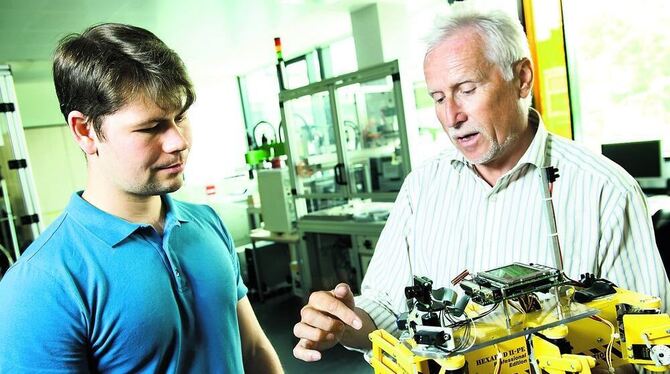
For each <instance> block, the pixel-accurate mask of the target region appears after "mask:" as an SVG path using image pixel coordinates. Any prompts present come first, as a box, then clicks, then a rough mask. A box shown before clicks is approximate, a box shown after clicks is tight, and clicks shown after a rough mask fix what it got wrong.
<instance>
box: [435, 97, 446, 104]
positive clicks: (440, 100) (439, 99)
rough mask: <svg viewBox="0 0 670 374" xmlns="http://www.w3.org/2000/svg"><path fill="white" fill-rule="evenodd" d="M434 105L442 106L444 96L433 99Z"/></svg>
mask: <svg viewBox="0 0 670 374" xmlns="http://www.w3.org/2000/svg"><path fill="white" fill-rule="evenodd" d="M433 100H434V101H435V103H436V104H442V103H443V102H444V96H442V97H435V98H433Z"/></svg>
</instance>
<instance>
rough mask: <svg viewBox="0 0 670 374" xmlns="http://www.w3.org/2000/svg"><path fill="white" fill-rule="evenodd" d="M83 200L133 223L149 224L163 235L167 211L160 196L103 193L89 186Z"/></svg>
mask: <svg viewBox="0 0 670 374" xmlns="http://www.w3.org/2000/svg"><path fill="white" fill-rule="evenodd" d="M82 198H83V199H84V200H86V201H88V202H89V203H90V204H91V205H93V206H95V207H96V208H98V209H100V210H102V211H104V212H107V213H109V214H111V215H114V216H117V217H119V218H122V219H124V220H126V221H128V222H133V223H148V224H150V225H151V226H153V227H154V229H155V230H156V231H157V232H158V233H159V234H162V233H163V225H164V221H165V209H164V207H163V202H162V199H161V197H160V196H158V195H154V196H141V195H135V194H130V193H121V192H118V191H103V190H101V189H97V188H94V187H93V186H90V185H87V186H86V189H85V190H84V193H83V194H82Z"/></svg>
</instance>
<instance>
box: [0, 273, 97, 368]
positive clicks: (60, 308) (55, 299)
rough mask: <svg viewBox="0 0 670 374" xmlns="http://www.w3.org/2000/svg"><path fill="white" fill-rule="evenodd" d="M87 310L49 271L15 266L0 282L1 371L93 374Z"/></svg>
mask: <svg viewBox="0 0 670 374" xmlns="http://www.w3.org/2000/svg"><path fill="white" fill-rule="evenodd" d="M73 300H74V302H73ZM83 310H84V309H83V305H82V303H81V299H77V296H76V294H75V293H73V292H68V291H67V290H66V289H65V288H64V287H63V286H62V285H61V284H60V283H59V282H58V281H57V280H56V279H55V278H54V277H52V276H50V275H49V274H48V273H47V272H45V271H41V270H39V269H36V268H34V267H31V266H29V265H27V264H25V263H22V264H18V265H15V266H14V267H13V268H11V269H10V270H9V271H8V272H7V274H6V275H5V277H4V278H3V279H2V281H0V316H2V322H0V372H1V373H35V372H46V371H48V372H50V373H62V372H79V373H84V372H88V365H87V357H86V352H87V349H86V342H87V335H88V334H87V331H88V330H87V322H86V321H87V319H86V317H85V313H84V312H83Z"/></svg>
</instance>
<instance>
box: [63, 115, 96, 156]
mask: <svg viewBox="0 0 670 374" xmlns="http://www.w3.org/2000/svg"><path fill="white" fill-rule="evenodd" d="M67 124H68V126H69V127H70V131H71V132H72V136H73V137H74V140H75V141H76V142H77V144H79V148H81V150H82V151H84V153H86V154H87V155H94V154H96V153H97V152H98V145H97V141H98V137H97V136H96V134H95V130H93V125H92V124H91V123H89V121H88V118H87V117H86V116H85V115H84V114H83V113H82V112H79V111H76V110H73V111H71V112H70V114H68V115H67Z"/></svg>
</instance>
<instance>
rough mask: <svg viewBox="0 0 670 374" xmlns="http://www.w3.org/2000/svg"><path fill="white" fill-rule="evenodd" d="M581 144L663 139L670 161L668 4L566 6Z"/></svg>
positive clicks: (568, 1) (574, 0)
mask: <svg viewBox="0 0 670 374" xmlns="http://www.w3.org/2000/svg"><path fill="white" fill-rule="evenodd" d="M563 17H564V24H565V39H566V53H567V57H568V74H569V76H570V85H571V88H570V92H571V100H572V109H573V117H574V126H575V127H574V130H575V139H576V140H578V141H579V142H581V143H583V144H585V145H587V146H588V147H589V148H591V149H592V150H594V151H597V152H599V151H600V146H601V144H605V143H621V142H633V141H642V140H653V139H661V141H662V142H663V154H664V156H665V157H670V64H669V63H668V61H670V39H668V31H670V28H669V27H668V25H670V8H669V7H668V5H667V1H666V0H649V1H641V2H630V1H623V0H617V1H607V2H603V1H579V0H563Z"/></svg>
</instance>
